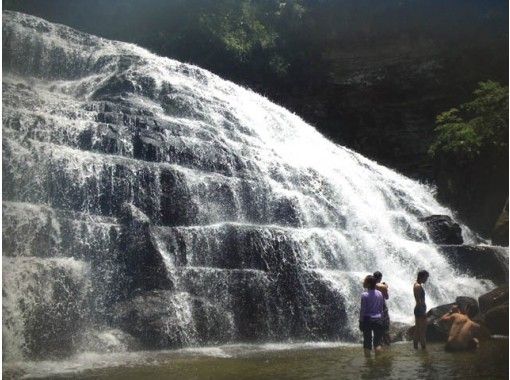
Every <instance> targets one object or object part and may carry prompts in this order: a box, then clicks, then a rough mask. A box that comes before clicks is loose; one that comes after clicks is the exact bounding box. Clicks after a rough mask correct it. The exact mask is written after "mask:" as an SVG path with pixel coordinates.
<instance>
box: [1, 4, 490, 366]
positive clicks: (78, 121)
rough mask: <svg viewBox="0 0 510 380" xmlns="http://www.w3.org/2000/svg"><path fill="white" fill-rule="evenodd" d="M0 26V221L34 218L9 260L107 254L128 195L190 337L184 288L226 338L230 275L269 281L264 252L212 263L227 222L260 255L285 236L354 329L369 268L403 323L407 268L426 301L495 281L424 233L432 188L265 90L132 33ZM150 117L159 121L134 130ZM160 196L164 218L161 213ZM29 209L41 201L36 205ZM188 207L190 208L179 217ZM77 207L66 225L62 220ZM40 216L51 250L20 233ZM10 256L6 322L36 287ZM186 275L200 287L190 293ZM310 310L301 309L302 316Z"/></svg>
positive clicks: (275, 330) (262, 283)
mask: <svg viewBox="0 0 510 380" xmlns="http://www.w3.org/2000/svg"><path fill="white" fill-rule="evenodd" d="M3 28H4V34H5V35H6V37H5V38H6V40H7V46H6V47H5V48H4V49H5V51H7V52H8V58H7V62H8V63H7V65H6V67H5V68H4V76H3V85H4V94H3V110H4V112H3V136H4V137H3V143H4V165H5V167H6V169H7V170H6V172H7V173H8V177H7V178H8V179H7V182H8V185H10V186H11V188H10V189H9V191H7V195H6V199H5V200H6V201H9V202H6V206H7V210H11V211H12V210H14V211H12V212H9V211H7V212H4V231H5V229H9V228H12V229H14V230H16V229H17V231H21V230H20V228H22V226H24V225H25V226H26V225H27V224H26V223H25V224H24V223H21V222H20V220H22V219H24V218H25V219H29V220H31V221H32V222H31V223H32V224H31V225H30V226H33V225H37V226H39V227H30V228H28V230H23V231H25V232H24V234H27V235H28V236H27V238H26V239H25V238H20V242H13V243H12V247H13V248H12V252H10V253H9V256H22V257H31V256H42V257H47V256H64V257H66V256H72V255H76V254H78V253H77V252H82V251H83V252H86V253H80V255H81V256H84V258H85V259H86V258H87V255H93V256H94V257H97V256H100V255H103V256H104V257H107V254H106V253H105V252H107V245H108V244H109V242H110V240H109V239H110V235H109V234H110V233H111V232H110V229H112V228H113V229H118V224H117V223H118V222H117V220H116V217H117V216H118V215H117V210H118V206H119V205H120V203H122V202H130V203H132V204H135V205H136V206H137V207H138V208H139V209H141V210H142V211H143V212H144V213H145V214H146V215H147V216H148V217H149V219H150V221H151V223H152V224H153V225H154V226H155V227H154V228H153V230H152V231H153V233H154V236H155V237H156V238H157V239H158V249H159V251H160V254H161V256H162V258H163V262H164V263H165V265H166V267H167V271H168V273H169V276H172V280H173V282H174V283H175V284H176V287H177V289H176V292H175V294H174V295H173V296H172V298H171V299H170V300H169V308H171V309H173V310H174V311H173V312H174V314H175V316H176V317H175V318H177V320H178V323H179V324H180V328H181V331H182V334H181V337H182V339H183V341H184V343H185V344H189V345H194V344H195V345H196V344H198V342H200V339H199V338H200V337H199V336H198V332H197V327H196V325H195V321H194V319H193V315H192V311H191V309H190V307H191V306H190V305H191V303H190V302H191V301H190V300H191V298H190V295H192V296H193V297H201V298H204V299H206V300H207V307H210V310H214V312H215V313H216V310H219V312H220V313H224V314H225V315H226V319H225V320H224V321H223V322H222V323H224V324H225V326H228V329H229V330H231V331H230V333H231V335H228V336H229V339H233V340H234V341H235V339H236V333H237V332H236V328H237V327H236V326H235V324H234V322H233V321H234V317H233V313H234V312H233V311H232V310H233V307H234V306H233V304H234V303H235V302H236V300H235V299H233V296H232V294H231V288H230V287H228V285H229V284H231V283H232V281H237V280H236V279H237V277H235V274H236V273H235V271H240V272H242V275H243V279H244V280H243V281H245V282H244V284H247V285H246V286H248V287H250V288H253V289H258V290H260V292H259V293H257V294H264V295H267V297H265V298H266V299H268V298H269V292H270V291H271V289H272V285H271V282H270V280H269V279H268V278H269V277H268V275H267V274H266V272H265V271H266V270H269V271H271V270H273V269H274V267H271V265H273V266H274V264H271V263H268V262H267V260H266V263H265V264H264V265H265V269H264V270H261V269H260V268H259V267H258V266H252V264H250V263H249V262H248V261H247V259H245V258H243V259H242V260H238V262H237V261H236V262H237V265H238V266H237V267H235V268H230V267H225V266H224V265H223V266H222V265H219V264H217V262H218V260H220V259H219V258H218V257H219V256H221V257H222V258H221V260H220V261H222V260H230V259H232V257H233V256H236V255H237V254H239V255H240V253H238V252H236V249H234V250H233V251H232V252H228V254H227V255H225V250H226V249H232V246H231V245H227V244H226V243H225V241H226V239H227V237H228V236H229V233H231V232H232V231H234V232H233V233H234V234H236V236H237V235H238V234H241V235H239V236H245V235H242V234H246V235H247V236H248V235H249V234H251V233H253V234H254V236H255V237H254V241H255V242H256V244H257V245H256V247H258V248H257V249H258V251H257V252H260V255H261V257H262V258H263V259H264V257H265V258H266V259H267V258H271V257H272V256H273V255H274V254H276V253H275V251H274V250H275V248H274V247H275V244H277V243H278V244H287V243H288V244H290V245H291V246H292V247H295V248H293V249H292V250H291V252H290V253H289V254H290V255H291V256H288V257H287V256H284V261H285V260H289V258H291V259H292V260H296V261H295V262H296V264H295V265H296V266H297V267H299V268H300V270H302V271H303V273H311V274H313V275H314V276H319V278H320V279H321V281H322V282H323V283H324V284H326V286H327V287H328V288H329V289H330V291H331V292H333V294H336V295H337V296H338V297H339V298H341V299H342V300H343V302H344V307H345V310H346V311H347V318H348V320H347V321H346V325H347V331H348V332H350V334H353V335H354V336H356V334H358V332H357V328H356V325H357V318H358V316H357V313H358V307H359V306H358V303H359V294H360V291H361V286H360V285H361V280H362V279H363V277H364V276H365V275H366V274H368V273H372V272H374V271H375V270H379V271H381V272H382V273H383V274H384V280H385V281H387V282H388V283H389V286H390V299H389V303H388V307H389V310H390V315H391V318H392V320H394V321H402V322H411V321H412V310H413V306H414V299H413V296H412V291H411V290H412V284H413V281H414V279H415V276H416V273H417V271H418V270H420V269H427V270H428V271H429V272H430V273H431V277H430V280H429V283H428V284H427V285H426V292H427V305H428V307H429V308H431V307H434V306H436V305H438V304H444V303H449V302H452V301H453V300H454V299H455V297H456V296H459V295H468V296H471V297H475V298H476V297H478V296H479V295H480V294H483V293H484V292H486V291H488V290H489V289H490V288H491V287H492V286H493V284H492V283H491V282H490V281H484V280H480V279H476V278H470V277H467V276H465V275H461V274H459V273H457V271H456V269H455V268H454V267H453V266H452V265H450V264H449V263H448V261H447V260H446V259H445V258H444V257H443V256H442V255H441V254H440V253H439V252H438V250H437V249H436V247H435V246H434V244H432V243H431V242H430V239H429V238H428V235H427V231H426V229H425V228H424V226H423V225H422V224H421V223H420V222H419V218H420V217H423V216H428V215H432V214H443V215H450V216H452V217H454V215H452V212H451V211H450V210H448V209H447V208H445V207H443V206H441V205H440V204H439V203H438V202H437V201H436V200H435V199H434V191H433V189H432V188H430V187H428V186H425V185H423V184H420V183H419V182H417V181H414V180H411V179H409V178H406V177H404V176H402V175H400V174H398V173H396V172H394V171H392V170H390V169H388V168H385V167H383V166H381V165H378V164H377V163H376V162H373V161H371V160H369V159H367V158H365V157H363V156H361V155H359V154H357V153H356V152H353V151H352V150H350V149H347V148H345V147H342V146H339V145H336V144H333V143H332V142H330V141H329V140H327V139H326V138H324V137H323V136H322V135H320V134H319V133H318V132H317V131H316V130H315V129H314V128H313V127H312V126H310V125H308V124H306V123H305V122H304V121H303V120H302V119H300V118H299V117H298V116H296V115H294V114H292V113H290V112H288V111H287V110H285V109H284V108H282V107H279V106H278V105H276V104H274V103H271V102H270V101H269V100H267V99H265V98H264V97H262V96H260V95H258V94H255V93H253V92H252V91H250V90H247V89H245V88H242V87H240V86H237V85H235V84H233V83H231V82H228V81H225V80H223V79H221V78H219V77H217V76H215V75H213V74H211V73H210V72H208V71H206V70H202V69H200V68H198V67H195V66H192V65H187V64H183V63H180V62H177V61H174V60H171V59H168V58H162V57H158V56H155V55H153V54H151V53H150V52H148V51H147V50H144V49H142V48H140V47H137V46H135V45H132V44H126V43H121V42H113V41H107V40H104V39H100V38H96V37H92V36H88V35H84V34H81V33H77V32H76V31H73V30H72V29H69V28H66V27H63V26H60V25H53V24H50V23H47V22H45V21H43V20H40V19H37V18H34V17H31V16H26V15H21V14H15V13H11V12H7V13H4V25H3ZM4 54H5V53H4ZM117 81H123V82H122V83H123V84H122V86H120V87H121V90H118V89H117V87H115V83H117ZM126 83H127V84H126ZM105 89H106V90H105ZM101 91H106V94H107V96H106V98H102V97H101V96H102V95H101V94H102V93H101ZM114 96H120V97H121V98H122V100H113V101H112V102H113V103H114V105H115V106H116V107H121V104H122V106H123V107H126V108H129V110H130V111H129V112H128V113H124V119H115V117H116V114H115V112H111V115H109V114H108V112H104V113H105V114H107V115H106V116H104V115H103V111H104V110H105V99H107V100H112V99H114ZM123 102H125V103H123ZM124 104H127V105H125V106H124ZM116 110H118V109H114V111H116ZM142 111H144V112H145V113H143V112H142ZM126 115H127V116H126ZM117 116H118V115H117ZM104 117H113V119H108V120H104ZM153 121H155V123H157V128H156V127H154V126H153V125H152V124H151V125H150V126H147V127H143V126H142V127H139V123H141V122H142V123H143V122H145V123H147V122H153ZM135 125H136V127H135ZM112 126H113V127H115V132H112V129H111V127H112ZM151 128H152V129H151ZM135 130H136V131H137V133H140V134H141V135H142V137H143V136H145V137H143V139H145V140H143V144H144V147H154V146H155V147H156V148H155V150H156V151H157V154H156V156H155V157H152V158H151V159H147V158H146V157H145V156H144V157H141V156H139V155H138V153H136V149H135V146H134V141H135V140H134V139H133V133H134V131H135ZM146 130H148V131H149V132H150V133H149V132H145V131H146ZM84 132H87V133H90V135H91V138H90V142H89V143H88V145H87V147H86V148H84V147H83V144H82V143H81V141H82V140H81V139H82V138H83V136H84V135H83V133H84ZM144 133H149V134H148V135H144ZM109 136H114V141H115V149H114V150H113V151H112V150H111V149H110V150H109V148H107V147H105V145H104V142H105V141H107V140H106V139H107V138H108V137H109ZM119 173H120V174H119ZM165 173H172V175H174V176H175V178H178V179H179V181H181V182H179V190H180V191H181V192H178V193H176V194H174V195H173V197H174V198H173V199H172V202H173V203H165V202H168V200H167V199H166V198H165V194H164V190H163V187H164V185H163V183H164V180H163V177H164V175H165ZM12 189H14V190H12ZM105 197H106V201H105V200H104V199H105ZM117 198H119V199H117ZM105 202H106V203H107V207H106V206H105ZM34 204H38V206H34ZM34 207H35V208H34ZM37 207H42V208H41V209H38V208H37ZM169 207H174V208H175V215H177V216H173V217H172V218H167V217H165V212H166V211H167V210H168V208H169ZM53 209H55V210H60V211H59V212H69V213H71V214H69V215H71V216H69V215H67V214H66V215H67V216H66V217H65V218H64V219H65V220H66V221H67V222H66V223H67V224H68V226H67V227H66V231H67V232H66V233H63V232H61V229H62V227H61V226H60V222H58V221H59V220H61V218H60V217H57V216H55V215H53V214H52V213H53V211H51V210H53ZM34 210H36V212H35V214H34ZM37 210H41V211H40V212H41V213H43V210H50V211H44V212H45V214H39V215H36V214H37ZM189 210H193V213H192V214H187V213H188V212H190V211H189ZM30 213H32V214H34V216H29V215H31V214H30ZM48 213H50V214H51V215H48ZM43 215H44V217H43ZM73 215H74V216H73ZM76 215H78V216H79V222H76V219H73V218H78V217H77V216H76ZM6 218H11V219H6ZM41 218H42V219H41ZM45 218H46V219H45ZM59 218H60V219H59ZM66 218H67V219H66ZM6 220H8V222H7V224H6ZM37 220H39V222H37ZM46 220H49V222H47V224H46V222H45V221H46ZM70 220H74V221H73V222H70ZM34 221H35V222H34ZM73 223H75V224H76V223H77V224H76V228H75V227H72V226H71V225H73ZM46 225H47V226H52V228H51V229H50V230H51V232H50V235H51V236H53V237H54V239H53V240H54V241H52V242H50V243H51V244H50V243H49V245H48V246H51V247H53V248H52V249H54V251H52V252H51V253H48V252H34V248H33V247H34V245H35V242H34V241H33V240H34V239H31V237H30V231H31V230H33V229H34V228H35V229H36V230H40V229H41V228H42V227H41V226H46ZM463 230H464V236H465V238H467V239H469V238H470V236H471V233H470V232H469V230H468V229H467V228H466V227H465V226H463ZM69 231H71V232H69ZM78 231H81V232H78ZM70 235H71V236H70ZM249 236H252V235H249ZM94 237H97V240H99V241H100V242H101V244H102V245H101V244H99V246H100V248H98V246H96V245H95V244H96V243H95V242H94ZM66 239H68V240H72V244H71V246H72V247H73V248H72V249H71V248H69V249H67V248H66V249H67V250H64V249H63V248H62V247H61V246H62V245H63V243H62V241H65V240H66ZM112 239H113V238H112ZM467 242H468V243H469V241H467ZM241 243H242V242H241ZM241 243H240V244H241ZM180 244H181V245H180ZM55 247H56V248H55ZM183 247H184V248H183ZM234 247H235V246H234ZM276 247H278V245H276ZM241 248H242V247H241V246H239V251H241ZM247 252H251V251H247ZM179 255H184V256H185V257H186V262H185V263H180V262H179V259H178V256H179ZM81 256H80V257H81ZM223 256H225V257H224V258H223ZM19 260H26V259H19ZM38 260H40V259H38ZM59 260H66V259H65V258H62V259H59ZM243 260H244V261H243ZM14 261H15V262H14ZM14 261H12V260H11V259H10V258H9V259H6V258H4V291H7V293H8V296H7V299H8V300H9V305H11V303H12V305H13V306H12V307H11V306H8V309H7V311H6V310H5V308H4V320H5V317H6V316H7V317H8V319H16V318H19V320H18V322H17V323H18V324H19V323H23V321H25V319H26V317H22V316H21V313H20V312H19V311H17V310H18V309H17V306H15V303H16V302H19V300H21V299H23V300H25V301H24V302H28V301H30V300H33V297H32V296H31V294H32V293H31V292H37V290H33V289H35V288H38V287H39V286H40V283H38V282H37V281H36V280H33V279H32V278H31V276H28V278H27V279H26V280H27V281H28V283H29V285H26V286H24V287H19V288H17V289H16V290H14V289H13V287H15V286H16V284H17V283H18V282H17V281H18V280H17V279H16V278H12V277H11V276H9V275H7V276H5V273H9V272H10V271H12V268H13V267H18V265H19V264H18V262H17V261H16V260H14ZM27 262H28V261H23V263H24V264H23V266H21V267H18V268H24V267H25V266H26V265H28V264H27ZM20 270H21V269H20ZM31 270H32V269H30V270H29V269H27V271H26V273H30V271H31ZM275 270H276V269H275ZM13 273H14V272H13ZM73 276H74V275H73ZM190 279H191V280H190ZM190 281H191V284H190ZM300 281H305V280H303V279H301V280H300ZM193 282H194V284H195V285H197V284H198V285H199V286H198V285H197V287H199V288H200V289H198V290H193V291H192V290H191V288H192V285H193ZM305 282H306V281H305ZM27 287H31V289H27ZM20 293H22V294H20ZM4 299H5V297H4ZM11 300H12V302H11ZM27 300H28V301H27ZM30 302H32V301H30ZM34 302H35V301H34ZM310 302H311V306H312V307H311V308H310V310H311V311H308V312H309V313H310V315H311V317H309V318H311V319H313V320H315V319H317V318H318V316H319V315H320V313H321V310H320V309H318V308H320V304H319V303H313V302H314V301H310ZM264 307H266V309H267V310H270V309H271V306H270V305H269V306H268V305H265V306H264ZM98 308H99V306H98ZM207 310H209V309H207ZM271 310H272V309H271ZM307 310H308V309H307ZM86 312H90V310H88V311H86ZM268 313H269V312H268ZM269 314H270V315H269V316H270V317H271V318H269V319H268V321H267V330H268V332H269V334H270V336H275V337H278V336H279V333H280V332H279V328H280V326H281V325H279V324H278V323H280V322H281V321H285V316H282V315H281V312H275V313H274V314H271V313H269ZM282 318H283V319H282ZM307 318H308V317H307ZM275 321H280V322H275ZM309 322H310V321H309V320H308V319H306V318H305V325H306V326H307V323H309ZM273 323H274V324H273ZM23 333H24V327H23V326H14V325H12V326H11V325H6V324H5V323H4V340H5V337H10V336H11V335H12V334H18V335H20V334H21V335H23ZM169 334H171V332H170V330H169ZM290 338H291V337H290ZM7 341H8V343H7V346H5V345H4V347H5V349H4V352H6V351H7V357H8V358H16V359H20V358H21V357H23V353H22V351H23V339H22V338H19V339H17V338H16V339H14V338H13V339H10V338H8V339H7Z"/></svg>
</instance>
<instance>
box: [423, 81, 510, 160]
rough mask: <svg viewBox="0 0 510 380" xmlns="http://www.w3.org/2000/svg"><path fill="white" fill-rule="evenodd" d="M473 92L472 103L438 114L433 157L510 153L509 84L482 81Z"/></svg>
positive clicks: (466, 157)
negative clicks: (509, 140)
mask: <svg viewBox="0 0 510 380" xmlns="http://www.w3.org/2000/svg"><path fill="white" fill-rule="evenodd" d="M473 95H474V99H473V100H471V101H470V102H468V103H464V104H462V105H461V106H459V107H458V108H452V109H450V110H449V111H446V112H443V113H441V114H440V115H438V116H437V118H436V128H435V131H436V132H437V137H436V139H435V141H434V143H433V144H432V145H431V147H430V149H429V154H430V155H431V156H432V157H434V158H453V159H456V160H460V161H463V162H466V161H467V162H470V161H473V160H475V159H476V158H478V157H479V156H480V155H482V154H484V153H487V152H490V153H491V155H493V156H494V155H496V156H497V155H501V154H502V155H506V154H507V153H508V87H504V86H502V85H501V84H499V83H497V82H494V81H486V82H480V83H479V84H478V88H477V89H476V90H475V91H474V93H473Z"/></svg>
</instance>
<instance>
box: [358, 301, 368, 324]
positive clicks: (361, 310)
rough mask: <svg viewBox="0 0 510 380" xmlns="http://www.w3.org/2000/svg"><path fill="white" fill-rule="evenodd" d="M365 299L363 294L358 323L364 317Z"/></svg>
mask: <svg viewBox="0 0 510 380" xmlns="http://www.w3.org/2000/svg"><path fill="white" fill-rule="evenodd" d="M366 301H367V298H366V297H365V295H364V294H362V295H361V307H360V309H359V321H360V322H363V316H364V315H365V309H366Z"/></svg>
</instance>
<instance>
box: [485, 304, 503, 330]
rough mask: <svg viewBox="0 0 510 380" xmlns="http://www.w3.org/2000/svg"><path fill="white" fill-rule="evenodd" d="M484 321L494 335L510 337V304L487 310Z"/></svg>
mask: <svg viewBox="0 0 510 380" xmlns="http://www.w3.org/2000/svg"><path fill="white" fill-rule="evenodd" d="M484 319H485V324H486V325H487V327H488V328H489V330H490V332H491V333H492V334H501V335H508V302H506V303H504V304H502V305H498V306H495V307H493V308H491V309H489V310H487V312H486V313H485V316H484Z"/></svg>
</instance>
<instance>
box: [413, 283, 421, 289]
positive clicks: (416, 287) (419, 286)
mask: <svg viewBox="0 0 510 380" xmlns="http://www.w3.org/2000/svg"><path fill="white" fill-rule="evenodd" d="M413 288H414V289H418V288H421V284H419V283H417V282H415V283H414V285H413Z"/></svg>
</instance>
